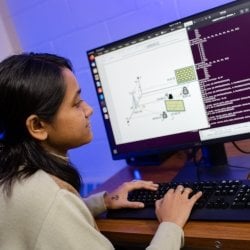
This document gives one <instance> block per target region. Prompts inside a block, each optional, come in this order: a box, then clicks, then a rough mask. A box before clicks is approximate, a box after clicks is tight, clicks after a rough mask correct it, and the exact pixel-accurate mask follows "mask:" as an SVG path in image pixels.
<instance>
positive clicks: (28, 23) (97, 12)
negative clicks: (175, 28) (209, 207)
mask: <svg viewBox="0 0 250 250" xmlns="http://www.w3.org/2000/svg"><path fill="white" fill-rule="evenodd" d="M226 2H230V1H229V0H207V1H204V0H119V1H118V0H105V1H102V0H25V1H20V0H6V5H7V6H8V13H7V14H6V15H7V16H9V17H11V19H12V21H13V23H14V26H15V30H16V33H17V34H18V38H19V39H20V43H21V46H22V48H23V50H24V51H36V52H52V53H56V54H60V55H62V56H66V57H68V58H69V59H70V60H71V61H72V62H73V65H74V68H75V72H76V76H77V77H78V80H79V83H80V85H81V87H82V89H83V96H84V99H85V100H86V101H87V102H89V104H90V105H92V106H93V108H94V111H95V112H94V115H93V117H92V127H93V132H94V135H95V136H94V139H93V142H92V143H91V144H89V145H86V146H84V147H82V148H79V149H75V150H72V151H71V152H70V156H71V159H72V161H73V162H74V163H75V164H76V165H77V167H78V168H79V170H80V173H81V175H82V176H83V179H84V180H85V181H86V182H90V183H99V182H102V181H104V180H106V179H107V178H108V177H110V176H111V175H112V174H114V173H115V172H116V171H118V170H119V169H121V168H122V167H124V166H125V162H124V161H113V160H112V159H111V153H110V151H109V148H108V143H107V138H106V134H105V131H104V126H103V121H102V118H101V114H100V111H99V107H98V103H97V98H96V95H95V92H94V84H93V82H92V79H91V76H90V71H89V68H88V64H87V58H86V50H89V49H91V48H93V47H96V46H100V45H103V44H105V43H108V42H111V41H114V40H117V39H120V38H123V37H126V36H129V35H132V34H135V33H137V32H141V31H144V30H146V29H149V28H152V27H155V26H158V25H161V24H164V23H166V22H169V21H173V20H175V19H178V18H180V17H184V16H187V15H190V14H193V13H196V12H199V11H202V10H205V9H208V8H212V7H215V6H217V5H221V4H223V3H226Z"/></svg>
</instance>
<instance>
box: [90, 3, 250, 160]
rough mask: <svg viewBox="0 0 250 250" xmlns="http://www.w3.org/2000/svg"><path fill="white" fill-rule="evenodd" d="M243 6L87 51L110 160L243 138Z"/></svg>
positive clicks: (249, 39) (248, 72)
mask: <svg viewBox="0 0 250 250" xmlns="http://www.w3.org/2000/svg"><path fill="white" fill-rule="evenodd" d="M249 23H250V1H235V2H232V3H229V4H225V5H223V6H220V7H217V8H214V9H211V10H208V11H205V12H201V13H199V14H196V15H193V16H190V17H187V18H183V19H180V20H177V21H175V22H172V23H168V24H166V25H163V26H160V27H157V28H154V29H151V30H148V31H146V32H143V33H140V34H137V35H134V36H131V37H128V38H125V39H122V40H120V41H116V42H113V43H110V44H106V45H104V46H102V47H98V48H95V49H92V50H90V51H88V52H87V55H88V60H89V63H90V68H91V72H92V75H93V79H94V83H95V87H96V92H97V95H98V100H99V103H100V108H101V112H102V115H103V119H104V124H105V128H106V131H107V135H108V139H109V144H110V148H111V152H112V155H113V158H114V159H122V158H125V159H126V158H128V157H133V156H136V155H145V154H152V153H158V152H164V151H171V150H176V149H183V148H189V147H194V146H200V145H206V144H211V143H218V142H227V141H232V140H240V139H244V138H249V137H250V133H249V131H250V29H249Z"/></svg>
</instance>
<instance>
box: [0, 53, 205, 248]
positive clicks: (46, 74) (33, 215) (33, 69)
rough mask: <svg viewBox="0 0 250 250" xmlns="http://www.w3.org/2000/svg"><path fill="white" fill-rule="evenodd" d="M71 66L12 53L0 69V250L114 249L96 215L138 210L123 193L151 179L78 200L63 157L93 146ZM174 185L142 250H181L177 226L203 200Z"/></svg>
mask: <svg viewBox="0 0 250 250" xmlns="http://www.w3.org/2000/svg"><path fill="white" fill-rule="evenodd" d="M80 94H81V89H80V88H79V84H78V82H77V80H76V78H75V76H74V74H73V72H72V66H71V63H70V62H69V61H68V60H67V59H65V58H62V57H60V56H56V55H51V54H34V53H30V54H20V55H13V56H11V57H9V58H7V59H5V60H4V61H2V62H1V63H0V133H1V134H2V136H1V139H0V144H1V147H0V148H1V149H0V203H1V206H0V248H1V249H15V250H18V249H20V250H22V249H46V250H50V249H60V250H62V249H67V250H68V249H91V250H93V249H113V246H112V244H111V242H109V240H108V239H106V238H105V237H104V236H103V235H102V234H101V233H100V232H99V231H98V228H97V227H96V224H95V221H94V216H96V215H97V214H100V213H101V212H104V211H105V210H106V209H119V208H125V207H130V208H135V209H139V208H141V207H143V204H142V203H140V202H129V201H128V200H127V195H128V192H129V191H131V190H133V189H139V188H145V189H149V190H156V189H157V187H158V186H157V184H154V183H153V182H150V181H137V182H128V183H124V184H123V185H121V186H120V187H118V188H117V189H116V190H115V191H113V192H112V193H107V192H102V193H98V194H96V195H93V196H90V197H88V198H87V199H81V197H80V195H79V189H80V185H81V178H80V175H79V173H78V172H77V170H76V169H75V168H74V166H73V165H72V163H71V162H70V160H69V158H68V157H67V152H68V150H69V149H72V148H75V147H79V146H81V145H84V144H87V143H89V142H90V141H91V140H92V132H91V128H90V121H89V118H90V116H91V115H92V112H93V110H92V108H91V107H90V106H89V105H88V104H87V103H86V102H85V101H84V100H82V99H81V97H80ZM191 191H192V190H191V189H189V188H186V189H184V188H183V186H178V187H177V189H176V190H173V189H171V190H170V191H169V192H168V193H167V194H166V195H165V197H164V198H163V199H162V200H159V201H157V202H156V214H157V218H158V220H159V222H160V224H159V228H158V230H157V232H156V234H155V237H154V238H153V240H152V242H151V244H150V246H148V248H147V249H179V248H180V247H181V245H182V241H183V231H182V227H183V226H184V225H185V223H186V221H187V219H188V217H189V214H190V211H191V209H192V207H193V205H194V204H195V202H196V201H197V200H198V199H199V197H200V196H201V193H197V194H195V195H193V196H192V198H190V199H189V194H190V193H191Z"/></svg>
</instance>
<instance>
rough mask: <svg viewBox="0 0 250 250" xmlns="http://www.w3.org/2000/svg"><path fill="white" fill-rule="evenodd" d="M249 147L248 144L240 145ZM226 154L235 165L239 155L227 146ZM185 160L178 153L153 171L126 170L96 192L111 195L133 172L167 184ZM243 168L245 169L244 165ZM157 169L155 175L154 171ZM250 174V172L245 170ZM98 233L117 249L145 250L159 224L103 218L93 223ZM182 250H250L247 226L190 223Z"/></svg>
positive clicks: (141, 169) (245, 160)
mask: <svg viewBox="0 0 250 250" xmlns="http://www.w3.org/2000/svg"><path fill="white" fill-rule="evenodd" d="M244 143H247V145H249V143H250V141H247V142H246V141H245V142H243V145H245V144H244ZM226 150H227V154H228V155H231V156H234V158H233V160H234V162H237V157H239V156H240V155H241V154H240V153H238V152H235V151H234V149H233V148H232V147H231V146H230V145H226ZM242 158H243V159H244V161H243V165H244V163H248V162H249V165H250V157H246V156H245V157H243V156H241V158H240V159H241V163H242ZM186 160H187V155H186V153H185V152H178V153H176V154H174V155H173V156H171V157H170V158H169V159H168V160H166V161H165V162H164V163H163V164H162V165H160V166H157V167H156V166H154V167H150V166H147V167H140V168H136V167H131V166H130V167H126V168H124V169H122V170H121V171H120V172H118V173H117V174H116V175H115V176H113V177H111V179H109V180H108V181H107V182H105V183H104V184H103V185H101V186H100V187H99V188H98V189H97V190H96V191H99V190H107V191H110V190H112V189H114V188H116V187H117V186H118V185H120V184H121V183H123V182H124V181H129V180H132V179H133V178H134V170H135V169H136V170H138V171H140V174H141V177H142V179H145V180H153V181H156V182H159V181H170V180H172V179H173V178H174V177H175V176H176V175H177V174H178V172H179V171H180V170H181V169H182V168H183V166H184V163H185V162H186ZM244 166H245V165H244ZM156 168H157V171H156ZM248 172H249V170H248ZM247 174H248V173H247V170H246V169H242V171H241V172H240V176H241V177H242V176H243V177H244V178H247ZM96 222H97V225H98V227H99V229H100V231H101V232H102V233H103V234H104V235H105V236H106V237H108V238H109V239H110V240H111V242H112V243H113V244H114V245H116V246H122V247H125V249H130V250H133V249H139V248H137V247H141V249H143V248H145V247H146V246H147V245H148V244H149V242H150V241H151V239H152V237H153V235H154V233H155V231H156V229H157V226H158V222H157V221H156V220H119V219H107V218H105V217H102V218H98V219H97V220H96ZM184 233H185V248H184V249H187V250H188V249H190V250H191V249H200V250H201V249H232V250H237V249H244V250H247V249H249V250H250V223H247V222H246V223H242V222H241V223H238V222H204V221H189V222H188V223H187V224H186V226H185V228H184Z"/></svg>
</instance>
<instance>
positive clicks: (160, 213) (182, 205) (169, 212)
mask: <svg viewBox="0 0 250 250" xmlns="http://www.w3.org/2000/svg"><path fill="white" fill-rule="evenodd" d="M191 193H192V189H190V188H184V187H183V186H182V185H179V186H177V188H176V189H175V190H174V189H170V190H168V192H167V193H166V194H165V196H164V197H163V198H162V199H160V200H158V201H156V203H155V207H156V210H155V212H156V216H157V218H158V220H159V222H162V221H168V222H173V223H175V224H177V225H179V226H180V227H184V225H185V224H186V222H187V220H188V218H189V215H190V213H191V210H192V208H193V206H194V204H195V203H196V201H197V200H198V199H199V198H200V197H201V195H202V192H198V193H196V194H194V195H193V196H192V197H191V198H189V196H190V194H191Z"/></svg>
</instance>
